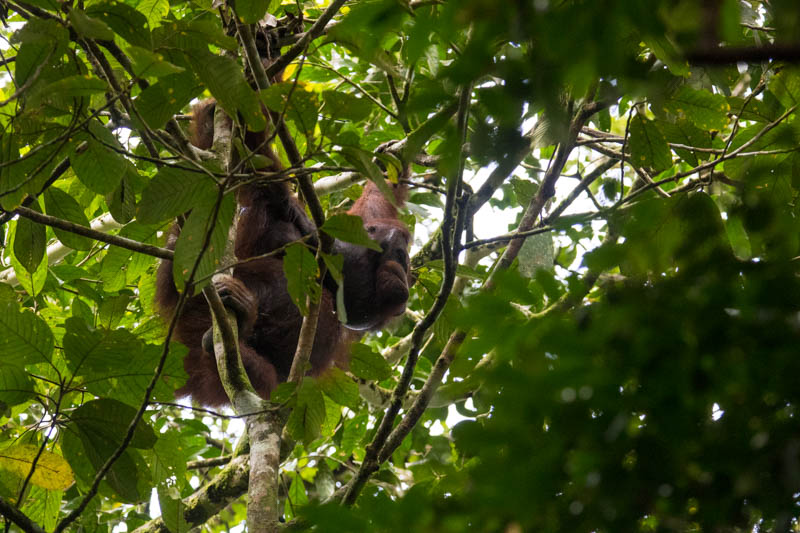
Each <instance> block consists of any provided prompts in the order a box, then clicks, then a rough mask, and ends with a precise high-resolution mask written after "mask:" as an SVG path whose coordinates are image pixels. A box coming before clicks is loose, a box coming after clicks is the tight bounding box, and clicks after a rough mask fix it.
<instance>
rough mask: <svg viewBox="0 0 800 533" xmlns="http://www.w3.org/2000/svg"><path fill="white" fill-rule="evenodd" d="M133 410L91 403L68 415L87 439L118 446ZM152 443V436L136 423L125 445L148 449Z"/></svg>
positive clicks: (113, 402)
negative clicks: (103, 441) (131, 436)
mask: <svg viewBox="0 0 800 533" xmlns="http://www.w3.org/2000/svg"><path fill="white" fill-rule="evenodd" d="M135 415H136V409H135V408H133V407H131V406H130V405H125V404H124V403H121V402H118V401H116V400H107V399H101V400H91V401H88V402H86V403H85V404H83V405H82V406H80V407H78V408H77V409H76V410H75V411H74V412H73V413H72V415H71V416H70V422H71V424H74V425H77V426H78V429H79V430H80V431H81V432H82V433H84V434H85V435H87V436H89V437H91V438H100V439H103V440H106V441H108V442H110V443H113V444H115V445H119V444H121V443H122V439H123V438H124V437H125V434H126V433H127V431H128V426H130V424H131V421H132V420H133V418H134V416H135ZM155 443H156V434H155V433H154V432H153V429H152V428H151V427H150V426H149V425H147V424H146V423H145V422H144V421H143V420H139V422H138V423H137V425H136V429H135V431H134V433H133V438H132V439H131V442H130V444H129V446H130V447H131V448H141V449H146V450H149V449H150V448H152V447H153V446H154V445H155Z"/></svg>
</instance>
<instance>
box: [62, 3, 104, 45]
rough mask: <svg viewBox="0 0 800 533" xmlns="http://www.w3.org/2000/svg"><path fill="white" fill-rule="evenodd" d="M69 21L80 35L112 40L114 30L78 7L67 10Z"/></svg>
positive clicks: (87, 37)
mask: <svg viewBox="0 0 800 533" xmlns="http://www.w3.org/2000/svg"><path fill="white" fill-rule="evenodd" d="M69 22H70V24H72V27H73V28H75V31H76V32H77V33H78V35H80V36H81V37H85V38H86V39H98V40H101V41H113V40H114V32H113V30H112V29H111V28H109V27H108V24H106V23H105V22H103V21H102V20H98V19H96V18H92V17H90V16H88V15H87V14H86V13H84V12H83V11H82V10H80V9H75V8H73V9H70V10H69Z"/></svg>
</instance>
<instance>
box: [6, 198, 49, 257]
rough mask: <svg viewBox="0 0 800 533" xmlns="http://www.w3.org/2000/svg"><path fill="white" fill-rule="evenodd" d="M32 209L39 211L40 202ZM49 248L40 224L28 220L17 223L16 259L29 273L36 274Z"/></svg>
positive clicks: (43, 229)
mask: <svg viewBox="0 0 800 533" xmlns="http://www.w3.org/2000/svg"><path fill="white" fill-rule="evenodd" d="M31 208H32V209H34V210H36V211H39V210H40V209H39V204H38V202H34V203H33V204H31ZM46 247H47V233H46V231H45V227H44V226H43V225H41V224H39V223H38V222H33V221H32V220H30V219H27V218H20V219H19V220H18V221H17V228H16V231H15V232H14V257H16V259H17V261H19V262H20V264H21V265H22V266H23V267H25V270H27V271H28V272H31V273H33V272H36V269H37V268H38V267H39V264H40V263H41V262H42V259H43V258H44V252H45V248H46Z"/></svg>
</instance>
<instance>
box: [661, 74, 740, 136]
mask: <svg viewBox="0 0 800 533" xmlns="http://www.w3.org/2000/svg"><path fill="white" fill-rule="evenodd" d="M664 110H665V111H667V112H669V113H672V114H673V115H675V116H677V117H678V118H682V119H686V120H688V121H690V122H691V123H693V124H694V125H695V126H697V127H698V128H700V129H701V130H721V129H722V128H724V127H725V126H726V125H727V124H728V111H730V110H731V107H730V105H728V102H727V101H726V100H725V97H724V96H722V95H721V94H713V93H711V92H709V91H698V90H695V89H692V88H690V87H687V86H685V85H684V86H683V87H681V88H680V89H679V90H678V92H676V93H675V94H673V95H672V96H671V97H670V98H669V99H668V100H667V101H666V102H664Z"/></svg>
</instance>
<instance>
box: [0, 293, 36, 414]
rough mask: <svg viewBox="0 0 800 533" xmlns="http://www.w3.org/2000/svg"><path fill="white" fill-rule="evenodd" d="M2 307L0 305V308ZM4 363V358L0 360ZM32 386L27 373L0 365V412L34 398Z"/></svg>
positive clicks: (14, 367)
mask: <svg viewBox="0 0 800 533" xmlns="http://www.w3.org/2000/svg"><path fill="white" fill-rule="evenodd" d="M1 305H3V304H2V303H0V306H1ZM0 361H2V362H3V363H5V358H4V357H3V358H2V359H0ZM34 396H35V393H34V384H33V380H32V379H31V378H30V376H29V375H28V373H27V372H25V371H24V370H22V369H21V368H18V367H16V366H11V365H7V364H0V411H4V410H5V409H6V408H8V407H14V406H15V405H18V404H21V403H22V402H25V401H27V400H29V399H30V398H32V397H34Z"/></svg>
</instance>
